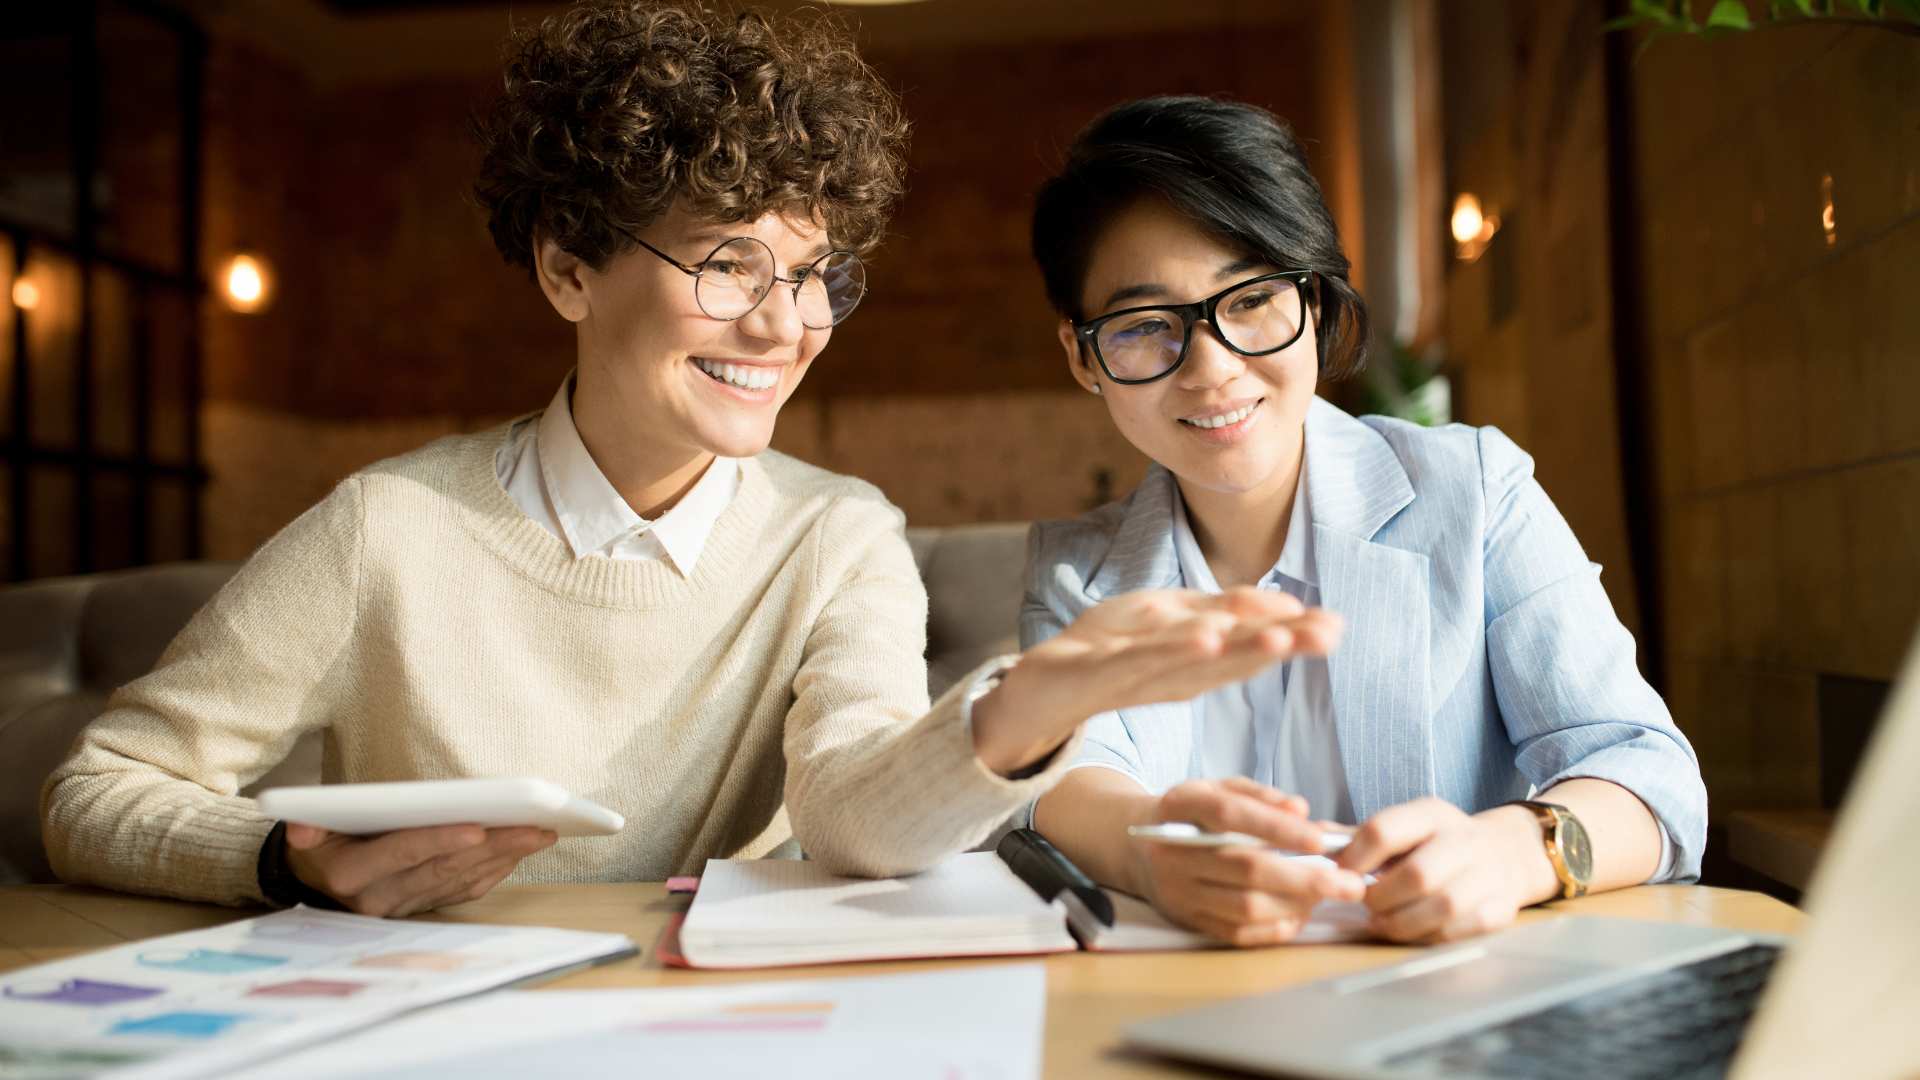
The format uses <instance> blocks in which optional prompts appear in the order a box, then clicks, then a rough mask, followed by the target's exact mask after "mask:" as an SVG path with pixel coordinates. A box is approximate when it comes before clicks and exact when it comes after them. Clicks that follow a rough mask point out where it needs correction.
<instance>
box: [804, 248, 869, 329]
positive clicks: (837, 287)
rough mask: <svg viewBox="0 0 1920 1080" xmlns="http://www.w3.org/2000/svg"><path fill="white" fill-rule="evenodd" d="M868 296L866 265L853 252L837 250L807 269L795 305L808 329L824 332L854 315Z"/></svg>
mask: <svg viewBox="0 0 1920 1080" xmlns="http://www.w3.org/2000/svg"><path fill="white" fill-rule="evenodd" d="M866 295H867V264H866V263H863V262H861V261H860V256H858V255H855V254H854V253H853V252H851V251H835V252H833V253H831V254H829V255H827V256H826V257H825V258H822V259H820V260H819V261H817V262H815V263H814V264H813V265H812V266H810V267H807V269H806V271H805V272H804V274H803V275H802V276H801V278H800V284H799V286H798V287H797V288H796V289H795V292H794V303H795V304H797V305H799V308H800V321H801V322H802V323H803V324H805V325H806V327H807V328H808V329H809V330H825V329H826V328H827V327H829V326H834V325H836V324H838V323H839V322H840V320H842V319H845V318H846V317H847V316H849V315H851V314H853V309H854V308H857V307H859V306H860V301H861V300H862V299H864V298H865V297H866Z"/></svg>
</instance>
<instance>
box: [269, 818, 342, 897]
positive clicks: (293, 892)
mask: <svg viewBox="0 0 1920 1080" xmlns="http://www.w3.org/2000/svg"><path fill="white" fill-rule="evenodd" d="M254 873H255V874H256V875H257V876H258V878H259V880H260V895H262V896H264V897H266V898H267V903H269V904H272V905H273V906H274V907H279V908H290V907H293V906H294V905H295V904H305V905H307V906H308V907H311V908H323V909H325V910H327V911H345V910H347V905H345V904H342V903H341V902H340V901H338V900H335V899H334V898H333V897H331V896H328V895H327V894H326V893H323V892H321V891H320V890H319V889H316V888H314V887H313V886H311V885H309V884H307V883H306V882H304V881H301V880H300V878H299V876H298V875H296V874H295V873H294V872H293V867H291V866H288V865H287V823H286V822H284V821H276V822H274V823H273V830H272V831H271V832H269V833H267V839H266V841H265V842H263V843H262V844H261V845H260V857H259V859H258V860H256V861H255V863H254Z"/></svg>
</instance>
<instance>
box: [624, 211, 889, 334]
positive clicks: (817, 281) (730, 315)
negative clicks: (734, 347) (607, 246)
mask: <svg viewBox="0 0 1920 1080" xmlns="http://www.w3.org/2000/svg"><path fill="white" fill-rule="evenodd" d="M627 239H629V240H632V241H633V242H634V243H636V244H639V245H640V246H641V247H643V248H646V249H647V250H648V251H651V252H653V253H654V254H655V255H658V256H660V258H661V259H662V260H663V261H665V262H666V264H667V265H668V266H671V267H673V268H674V269H675V270H678V271H680V272H681V273H683V274H688V275H691V276H692V278H693V299H694V302H695V303H697V304H699V305H700V310H701V311H703V312H705V313H706V315H707V317H708V318H710V319H718V320H720V321H721V322H733V321H734V320H736V319H744V318H746V317H747V316H748V315H749V314H751V313H752V312H753V309H754V308H757V307H759V306H760V302H761V301H762V300H765V299H766V298H767V295H768V294H769V293H771V292H772V291H773V286H774V283H775V282H778V283H780V284H782V285H791V286H793V305H794V307H795V308H796V309H798V311H799V312H800V322H801V325H803V326H805V327H806V328H807V329H809V330H825V329H827V328H828V327H831V326H837V325H839V324H840V322H841V321H842V320H844V319H845V318H846V317H847V316H849V315H851V314H853V309H854V308H857V307H859V306H860V301H861V300H863V299H865V298H866V295H867V264H866V263H863V262H861V261H860V256H858V255H855V254H854V253H853V252H851V251H829V252H827V253H826V254H825V255H822V256H820V257H819V258H818V259H815V260H814V261H813V262H811V263H809V264H807V265H806V266H802V267H798V268H796V269H795V270H793V271H792V273H793V276H792V277H790V278H783V277H780V276H779V275H778V274H775V273H774V272H773V249H772V248H769V247H768V246H767V245H766V244H764V243H761V242H760V241H759V240H757V239H755V238H753V237H751V236H736V237H734V238H733V239H732V240H726V241H723V242H721V244H720V245H719V246H718V247H716V248H714V249H713V251H712V252H711V253H709V254H708V255H707V257H706V258H705V259H702V260H700V261H699V262H697V263H694V264H692V265H687V264H686V263H683V262H681V261H679V260H678V259H675V258H674V257H672V256H671V255H668V254H667V253H666V252H664V251H661V250H660V249H659V248H657V247H654V246H653V245H652V244H649V243H647V242H646V241H645V240H642V239H640V238H639V237H637V236H635V235H633V234H632V233H627Z"/></svg>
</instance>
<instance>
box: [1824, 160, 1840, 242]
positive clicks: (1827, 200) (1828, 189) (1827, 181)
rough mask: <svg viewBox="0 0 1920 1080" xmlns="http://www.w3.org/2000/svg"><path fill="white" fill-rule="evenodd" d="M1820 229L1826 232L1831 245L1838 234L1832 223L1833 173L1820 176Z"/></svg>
mask: <svg viewBox="0 0 1920 1080" xmlns="http://www.w3.org/2000/svg"><path fill="white" fill-rule="evenodd" d="M1820 229H1821V231H1823V232H1825V233H1826V234H1827V243H1828V245H1832V243H1833V242H1834V240H1836V239H1837V238H1838V236H1839V234H1838V233H1837V232H1836V231H1835V228H1834V223H1833V174H1832V173H1828V174H1827V175H1826V176H1823V177H1821V178H1820Z"/></svg>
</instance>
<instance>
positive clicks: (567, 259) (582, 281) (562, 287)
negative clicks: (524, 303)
mask: <svg viewBox="0 0 1920 1080" xmlns="http://www.w3.org/2000/svg"><path fill="white" fill-rule="evenodd" d="M590 270H591V268H590V267H589V266H587V264H586V263H584V262H582V261H580V257H579V256H578V255H575V254H573V253H572V252H569V251H566V250H564V249H563V248H561V246H560V245H559V244H556V243H554V242H553V241H551V240H542V241H540V248H539V250H538V251H536V252H535V253H534V258H533V276H534V277H535V278H538V279H539V281H540V291H541V292H543V293H546V294H547V302H548V303H550V304H552V305H553V310H555V311H557V312H559V313H560V317H561V318H563V319H565V320H567V321H568V322H576V323H577V322H580V321H581V320H583V319H585V318H586V317H587V314H588V313H589V312H590V311H592V310H593V303H592V298H591V296H590V295H589V294H588V292H587V282H586V275H587V274H588V273H589V272H590Z"/></svg>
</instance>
